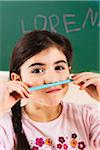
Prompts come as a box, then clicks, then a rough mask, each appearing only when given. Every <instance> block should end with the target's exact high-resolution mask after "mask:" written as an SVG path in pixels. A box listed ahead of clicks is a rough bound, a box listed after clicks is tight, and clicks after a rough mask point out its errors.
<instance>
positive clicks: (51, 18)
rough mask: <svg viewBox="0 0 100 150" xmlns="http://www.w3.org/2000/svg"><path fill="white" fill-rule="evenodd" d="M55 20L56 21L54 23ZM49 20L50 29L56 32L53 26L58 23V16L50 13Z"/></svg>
mask: <svg viewBox="0 0 100 150" xmlns="http://www.w3.org/2000/svg"><path fill="white" fill-rule="evenodd" d="M55 20H56V23H54V21H55ZM49 22H50V27H51V31H53V32H57V31H56V29H55V28H56V27H57V26H58V25H59V17H58V16H57V15H51V16H49Z"/></svg>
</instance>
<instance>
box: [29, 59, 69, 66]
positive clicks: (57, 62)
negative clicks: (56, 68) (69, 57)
mask: <svg viewBox="0 0 100 150" xmlns="http://www.w3.org/2000/svg"><path fill="white" fill-rule="evenodd" d="M59 63H65V64H66V63H67V62H66V61H65V60H59V61H56V62H54V64H59ZM33 66H46V64H44V63H33V64H31V65H29V66H28V68H30V67H33Z"/></svg>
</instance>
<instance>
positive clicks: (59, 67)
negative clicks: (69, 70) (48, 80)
mask: <svg viewBox="0 0 100 150" xmlns="http://www.w3.org/2000/svg"><path fill="white" fill-rule="evenodd" d="M64 69H65V68H64V67H63V66H56V67H55V70H64Z"/></svg>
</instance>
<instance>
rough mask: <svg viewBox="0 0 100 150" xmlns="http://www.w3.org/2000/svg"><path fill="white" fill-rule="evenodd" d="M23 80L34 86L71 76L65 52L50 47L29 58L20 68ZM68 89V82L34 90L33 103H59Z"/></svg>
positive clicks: (48, 104) (31, 96)
mask: <svg viewBox="0 0 100 150" xmlns="http://www.w3.org/2000/svg"><path fill="white" fill-rule="evenodd" d="M20 71H21V79H22V82H28V83H30V84H31V85H32V86H34V87H35V86H39V85H43V84H48V83H53V82H58V81H61V80H66V79H68V77H69V67H68V64H67V59H66V57H65V55H64V54H63V52H62V51H61V50H59V49H57V48H56V47H50V48H48V49H45V50H44V51H42V52H40V53H39V54H37V55H35V56H33V57H31V58H30V59H28V60H27V61H26V62H25V63H24V64H23V65H22V66H21V68H20ZM67 89H68V84H63V85H59V86H55V87H50V88H45V89H41V90H37V91H33V92H32V93H31V95H30V100H31V102H32V103H35V104H40V105H43V106H54V105H58V104H59V103H60V102H61V101H62V98H63V97H64V95H65V93H66V91H67Z"/></svg>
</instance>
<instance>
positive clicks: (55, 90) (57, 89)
mask: <svg viewBox="0 0 100 150" xmlns="http://www.w3.org/2000/svg"><path fill="white" fill-rule="evenodd" d="M60 90H61V89H60V88H51V89H50V90H48V91H46V93H54V92H58V91H60Z"/></svg>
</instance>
